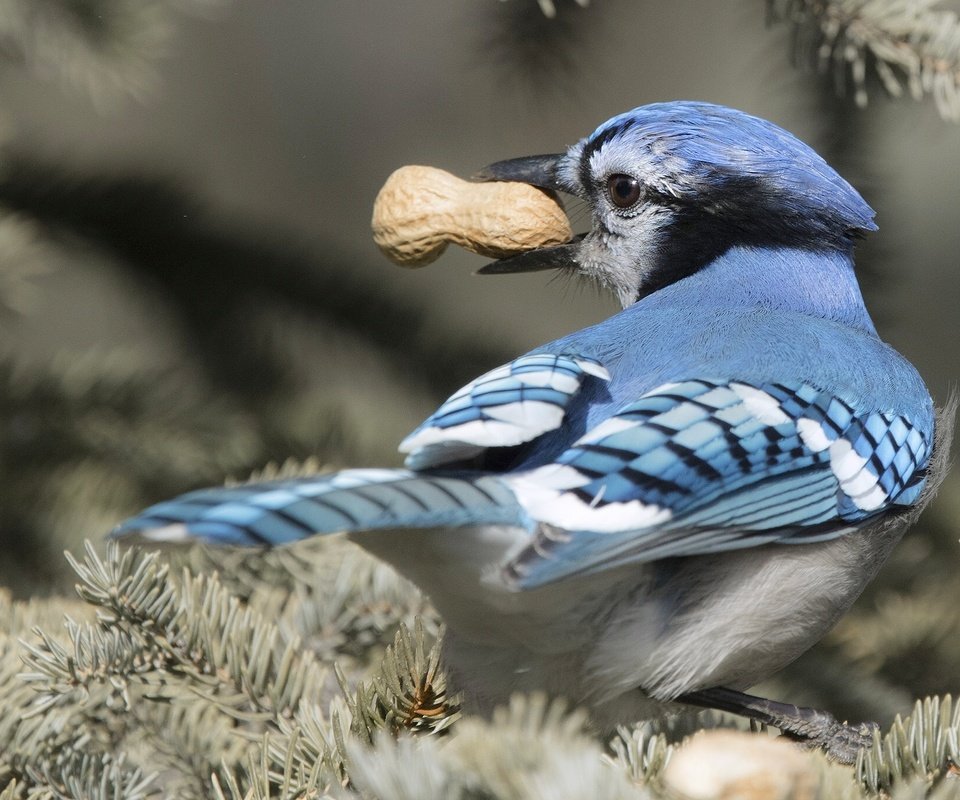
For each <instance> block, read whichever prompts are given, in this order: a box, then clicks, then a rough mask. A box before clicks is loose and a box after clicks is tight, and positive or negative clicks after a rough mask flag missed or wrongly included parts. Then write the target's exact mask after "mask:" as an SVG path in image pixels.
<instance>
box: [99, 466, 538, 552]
mask: <svg viewBox="0 0 960 800" xmlns="http://www.w3.org/2000/svg"><path fill="white" fill-rule="evenodd" d="M523 523H524V514H523V512H522V510H521V508H520V506H519V505H518V504H517V502H516V499H515V497H514V494H513V492H512V491H511V490H510V488H509V487H508V486H507V485H506V484H505V483H504V482H503V481H502V480H500V479H499V478H497V477H495V476H493V475H483V474H470V473H463V474H432V475H429V474H417V473H414V472H410V471H408V470H383V469H380V470H362V469H358V470H346V471H344V472H338V473H333V474H329V475H317V476H311V477H309V478H297V479H293V480H281V481H272V482H269V483H261V484H247V485H244V486H237V487H216V488H211V489H201V490H199V491H195V492H190V493H188V494H185V495H182V496H181V497H178V498H175V499H173V500H168V501H166V502H162V503H157V504H156V505H154V506H151V507H150V508H148V509H146V510H144V511H142V512H141V513H140V514H138V515H137V516H135V517H132V518H131V519H129V520H127V521H126V522H124V523H122V524H121V525H120V526H119V527H117V528H116V529H115V530H114V532H113V535H114V536H125V535H131V534H139V535H141V536H143V537H144V538H147V539H151V540H154V541H181V540H185V539H200V540H204V541H208V542H212V543H216V544H233V545H269V546H273V545H280V544H287V543H289V542H294V541H298V540H300V539H305V538H307V537H308V536H313V535H315V534H324V533H339V532H350V531H364V530H378V529H384V528H429V527H463V526H467V525H475V524H493V525H496V524H505V525H516V524H523Z"/></svg>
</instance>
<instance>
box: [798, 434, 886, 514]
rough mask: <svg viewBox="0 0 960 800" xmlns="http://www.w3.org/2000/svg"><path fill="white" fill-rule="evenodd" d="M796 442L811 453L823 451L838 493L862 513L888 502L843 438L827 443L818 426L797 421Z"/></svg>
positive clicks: (872, 474)
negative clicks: (826, 453)
mask: <svg viewBox="0 0 960 800" xmlns="http://www.w3.org/2000/svg"><path fill="white" fill-rule="evenodd" d="M797 430H798V431H799V433H800V439H801V440H802V441H803V443H804V444H805V445H806V446H807V447H809V448H810V449H811V450H813V452H815V453H820V452H823V451H824V450H827V451H828V452H829V454H830V470H831V471H832V472H833V474H834V476H835V477H836V479H837V480H838V481H839V483H840V491H842V492H843V493H844V494H845V495H846V496H847V497H849V498H850V499H851V500H852V501H853V504H854V505H855V506H856V507H857V508H859V509H860V510H862V511H875V510H876V509H878V508H880V507H881V506H882V505H883V504H884V503H886V502H887V500H888V495H887V493H886V492H885V491H884V490H883V487H882V486H881V485H880V477H879V476H878V475H877V474H876V473H875V472H874V471H872V470H870V469H868V468H867V465H868V463H869V459H866V458H864V457H863V456H861V455H860V454H859V453H858V452H857V451H856V450H854V449H853V445H852V444H850V442H849V441H847V440H846V439H843V438H840V439H834V440H833V441H830V437H829V436H828V435H827V431H826V429H825V428H824V426H823V425H822V423H819V422H816V421H814V420H812V419H800V420H798V421H797Z"/></svg>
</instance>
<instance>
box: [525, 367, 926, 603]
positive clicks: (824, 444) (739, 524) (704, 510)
mask: <svg viewBox="0 0 960 800" xmlns="http://www.w3.org/2000/svg"><path fill="white" fill-rule="evenodd" d="M931 427H932V423H930V422H928V421H926V420H920V421H911V420H910V419H908V418H907V417H905V416H902V415H896V414H890V413H881V412H878V411H873V412H868V413H865V414H858V413H856V411H855V410H854V409H853V408H852V407H851V406H850V405H848V404H847V403H845V402H844V401H843V400H842V399H841V398H839V397H836V396H833V395H831V394H830V393H828V392H822V391H819V390H818V389H816V388H815V387H813V386H809V385H807V384H779V383H778V384H770V385H767V384H764V385H758V386H753V385H749V384H746V383H738V382H719V381H707V380H695V381H684V382H682V383H677V384H669V385H666V386H662V387H660V388H659V389H656V390H654V391H652V392H650V393H648V394H646V395H645V396H644V397H642V398H641V399H640V400H639V401H637V402H635V403H632V404H631V405H629V406H627V407H625V408H624V409H622V410H621V411H620V412H619V413H617V414H616V415H614V416H613V417H610V418H609V419H607V420H605V421H604V422H602V423H601V424H600V425H598V426H597V427H596V428H594V429H593V430H592V431H589V432H588V433H587V434H586V435H585V436H584V437H582V438H581V439H579V440H578V441H577V442H575V443H574V444H573V446H572V447H570V448H569V449H568V450H567V451H566V452H564V453H563V454H562V455H561V456H560V457H559V458H557V459H556V461H555V462H554V463H552V464H548V465H546V466H542V467H539V468H537V469H535V470H531V471H529V472H526V473H520V474H517V475H515V476H513V477H511V478H510V479H509V483H510V485H511V486H512V487H513V489H514V491H515V492H516V494H517V497H518V500H519V502H520V504H521V505H522V506H523V507H524V509H525V510H526V512H527V514H528V515H529V516H530V517H531V518H532V519H533V520H534V521H536V522H538V523H540V527H539V532H538V534H537V535H536V538H535V540H534V542H533V543H532V544H531V545H530V546H529V547H528V548H526V550H524V551H523V552H522V553H521V554H520V555H519V556H517V557H516V558H515V559H514V560H513V561H512V562H511V564H510V565H509V566H508V568H507V573H508V574H509V575H511V577H512V578H513V579H514V580H515V582H516V583H517V584H518V585H519V586H521V587H532V586H537V585H541V584H544V583H549V582H551V581H554V580H557V579H559V578H562V577H567V576H571V575H576V574H580V573H588V572H593V571H597V570H599V569H605V568H610V567H615V566H619V565H623V564H629V563H635V562H640V561H649V560H652V559H656V558H666V557H670V556H686V555H694V554H700V553H711V552H719V551H723V550H729V549H734V548H741V547H748V546H752V545H757V544H762V543H765V542H770V541H786V542H801V541H815V540H818V539H827V538H833V537H836V536H839V535H841V534H843V533H844V532H846V531H848V530H850V529H851V528H853V527H855V526H856V525H857V524H858V523H859V522H860V521H862V520H864V519H866V518H868V517H872V516H875V515H877V514H880V513H882V512H883V511H885V510H888V509H890V508H892V507H896V506H907V505H910V504H912V503H913V502H914V501H915V500H916V499H917V497H918V495H919V494H920V491H921V490H922V488H923V481H924V475H925V471H924V468H925V466H926V464H927V461H928V458H929V456H930V451H931V441H932V430H931V429H930V428H931Z"/></svg>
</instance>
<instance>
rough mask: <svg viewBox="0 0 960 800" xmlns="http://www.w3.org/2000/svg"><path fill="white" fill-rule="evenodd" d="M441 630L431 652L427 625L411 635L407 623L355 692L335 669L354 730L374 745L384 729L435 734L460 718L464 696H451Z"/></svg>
mask: <svg viewBox="0 0 960 800" xmlns="http://www.w3.org/2000/svg"><path fill="white" fill-rule="evenodd" d="M442 635H443V634H442V631H441V633H440V638H438V639H437V640H436V641H435V642H434V643H433V645H432V646H431V647H430V649H429V650H427V645H426V641H425V639H426V634H425V633H424V626H423V623H422V622H420V620H419V618H418V619H417V622H416V625H415V627H414V630H413V633H411V632H410V630H409V629H408V628H407V627H406V626H405V625H403V624H401V626H400V630H399V631H397V634H396V637H395V638H394V641H393V644H392V645H391V646H389V647H387V651H386V654H385V655H384V657H383V661H382V662H381V665H380V670H379V674H378V675H377V676H376V677H375V678H374V679H373V681H371V682H370V683H361V684H360V685H359V686H358V687H357V690H356V693H355V694H353V695H352V696H351V693H350V690H349V686H348V685H347V680H346V677H345V676H344V674H343V672H342V671H340V670H338V671H337V678H338V680H339V681H340V686H341V689H342V691H343V693H344V696H345V697H346V698H347V702H348V707H349V711H350V714H351V717H352V723H351V726H350V728H351V732H352V733H353V735H354V736H356V737H357V738H358V739H360V740H361V741H366V742H368V743H372V742H373V740H374V738H375V736H376V735H377V734H378V733H379V732H380V731H389V732H390V733H392V734H393V735H397V734H398V733H400V732H404V731H405V732H410V733H426V734H436V733H442V732H443V731H446V730H447V729H448V728H449V727H450V726H451V725H453V723H455V722H456V721H457V719H459V717H460V700H459V697H458V696H457V695H452V694H450V692H449V690H448V688H447V681H446V677H445V675H444V673H443V669H442V667H441V662H440V648H441V641H442Z"/></svg>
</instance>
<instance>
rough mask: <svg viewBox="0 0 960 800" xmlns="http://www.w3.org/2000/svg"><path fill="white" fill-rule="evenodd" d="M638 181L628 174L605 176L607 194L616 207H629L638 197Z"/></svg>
mask: <svg viewBox="0 0 960 800" xmlns="http://www.w3.org/2000/svg"><path fill="white" fill-rule="evenodd" d="M641 193H642V190H641V189H640V181H638V180H637V179H636V178H634V177H631V176H630V175H620V174H617V175H611V176H610V177H609V178H607V194H609V195H610V202H611V203H613V204H614V205H615V206H616V207H617V208H630V206H632V205H633V204H634V203H636V202H637V200H639V199H640V194H641Z"/></svg>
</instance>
